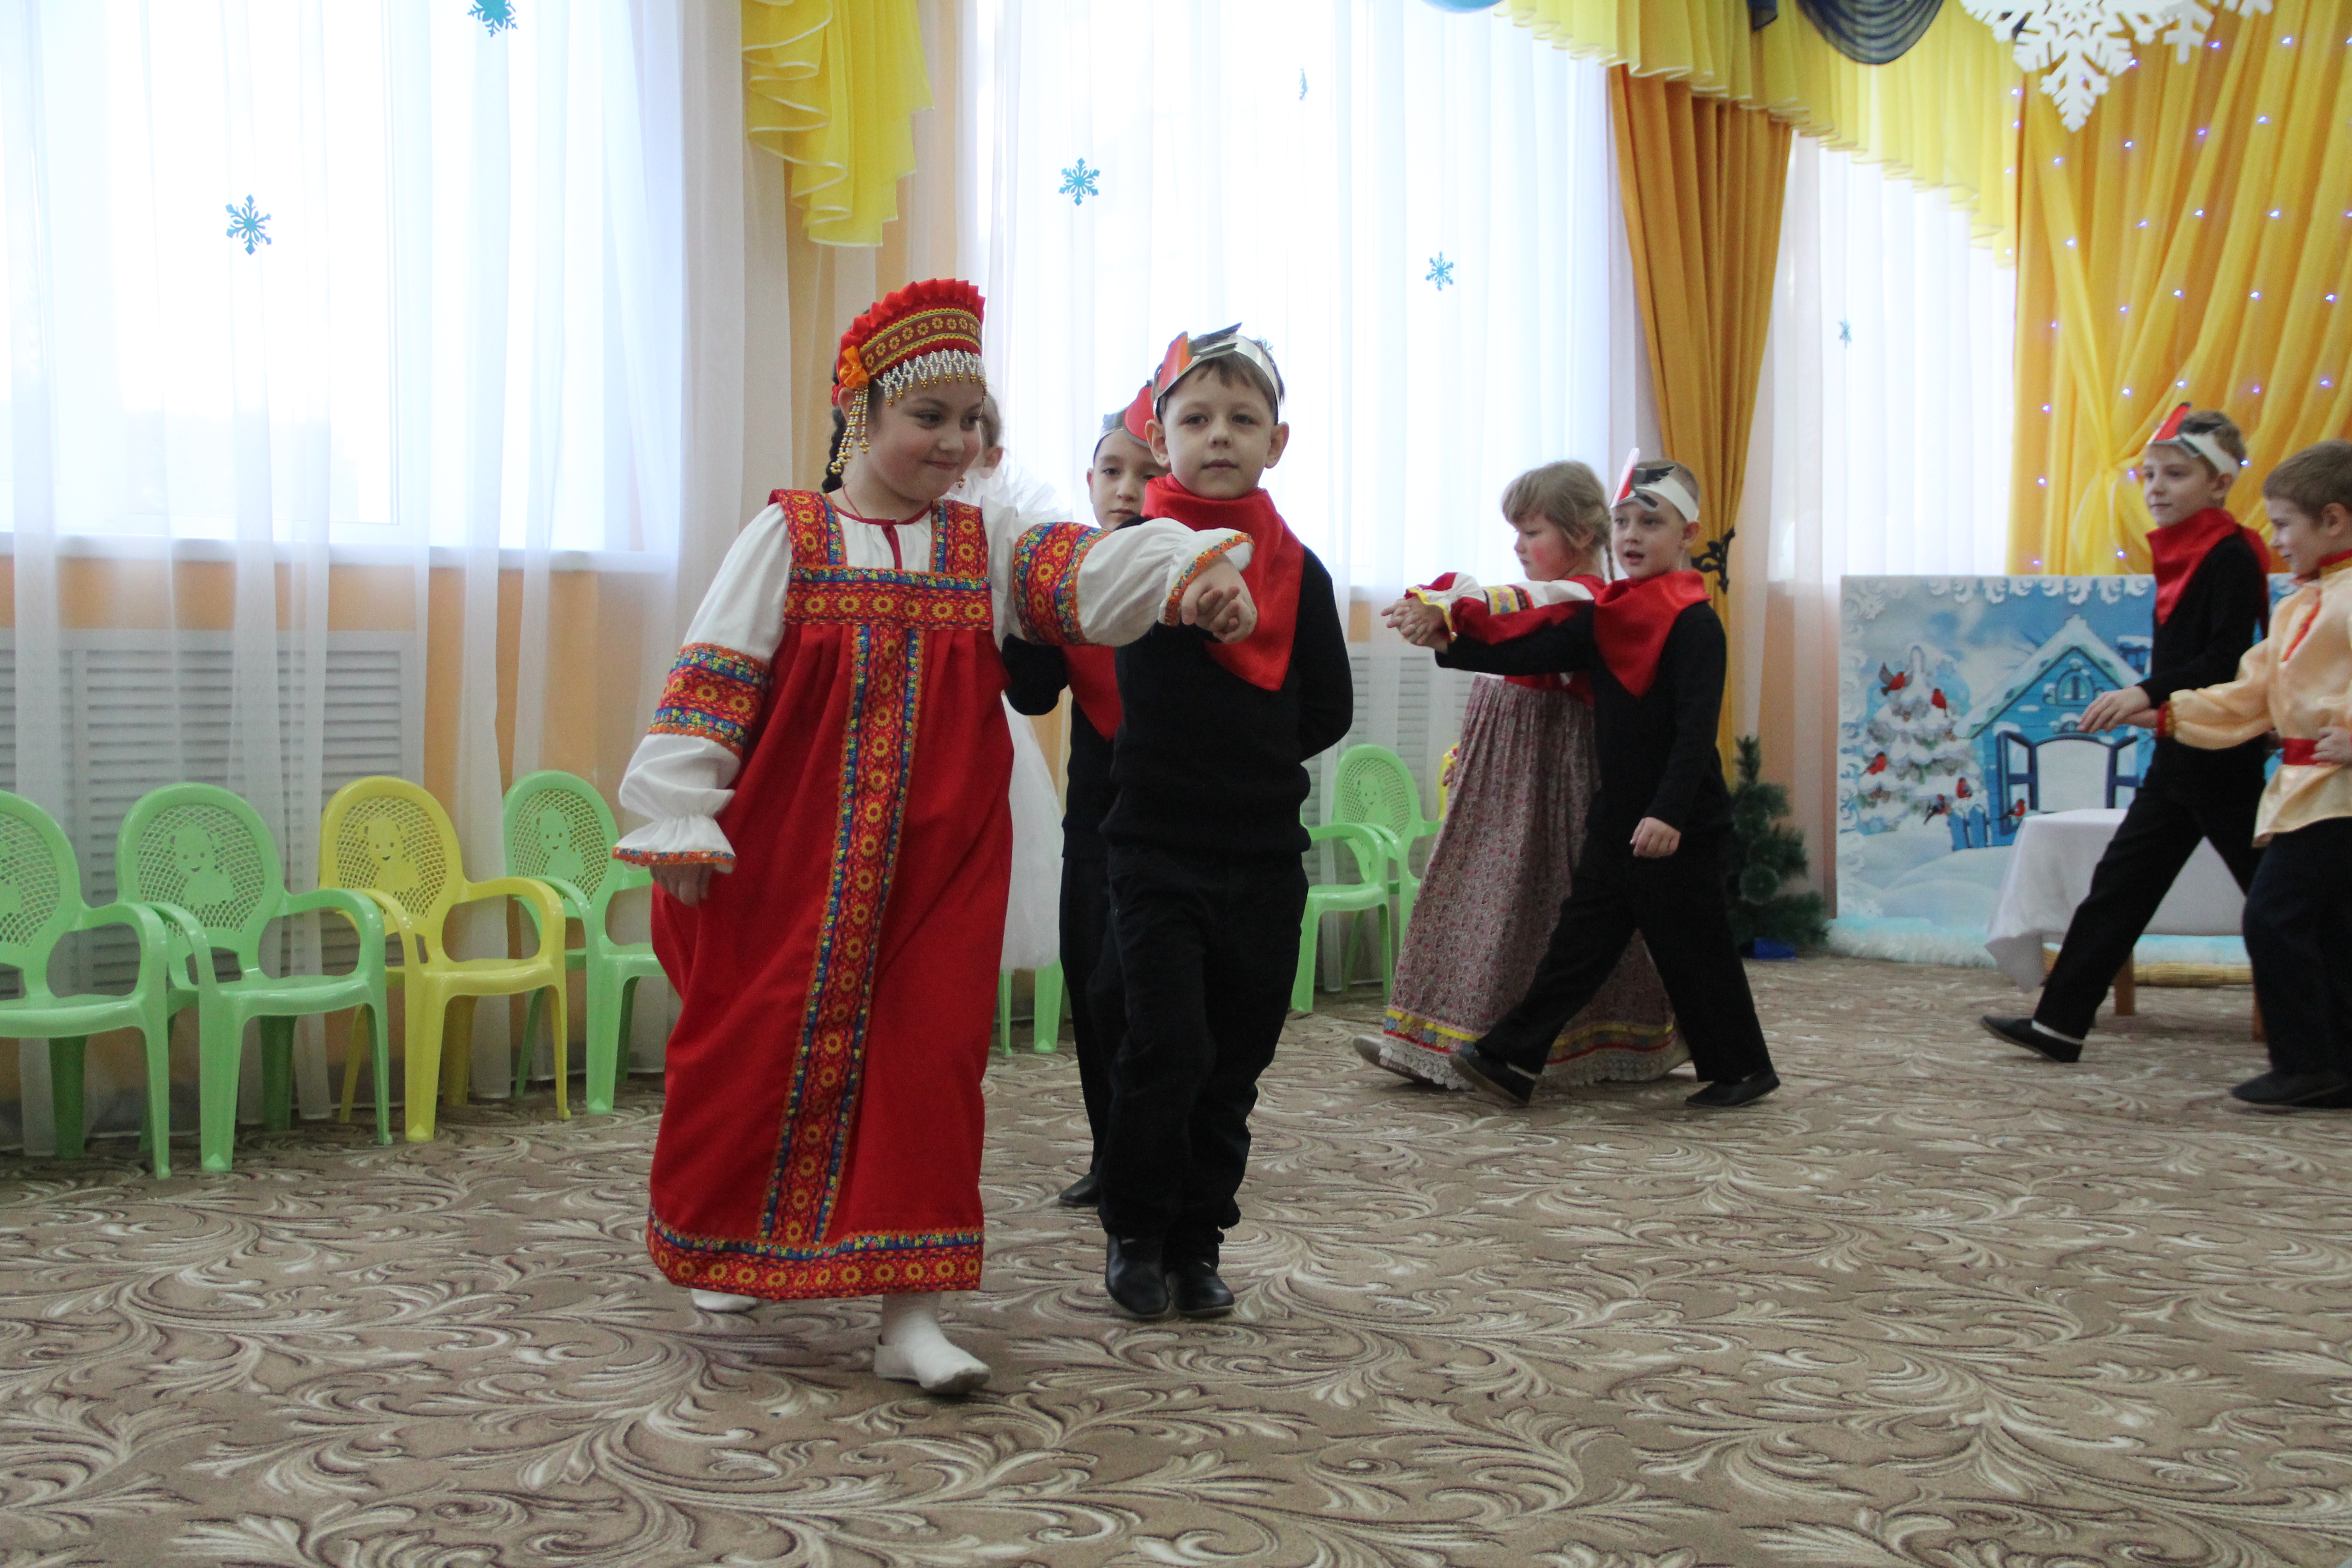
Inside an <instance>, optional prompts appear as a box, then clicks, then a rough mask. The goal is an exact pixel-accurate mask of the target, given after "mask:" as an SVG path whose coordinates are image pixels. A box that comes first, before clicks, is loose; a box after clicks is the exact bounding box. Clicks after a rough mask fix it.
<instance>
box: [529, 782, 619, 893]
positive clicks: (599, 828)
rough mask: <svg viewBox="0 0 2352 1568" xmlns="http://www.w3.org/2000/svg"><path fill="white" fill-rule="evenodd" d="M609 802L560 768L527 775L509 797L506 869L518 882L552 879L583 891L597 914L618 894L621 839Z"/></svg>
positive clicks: (586, 783)
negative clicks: (617, 844)
mask: <svg viewBox="0 0 2352 1568" xmlns="http://www.w3.org/2000/svg"><path fill="white" fill-rule="evenodd" d="M620 836H621V835H620V830H619V829H618V828H617V827H615V826H614V823H613V813H612V810H611V808H610V807H608V806H607V805H605V804H604V796H602V795H598V794H597V793H596V792H595V791H594V790H593V789H591V788H590V787H589V786H588V781H587V780H586V779H583V778H581V777H579V776H578V775H576V774H573V773H565V772H563V771H562V770H561V769H559V768H546V769H542V770H541V771H540V772H538V773H525V774H524V775H523V776H522V777H521V778H519V779H517V780H515V783H514V787H513V788H512V789H510V790H509V791H507V808H506V838H507V869H508V871H509V872H510V873H512V874H513V875H515V876H518V877H551V878H555V879H559V880H562V881H565V882H569V883H571V884H572V886H573V887H575V888H577V889H580V896H581V897H582V898H583V899H586V900H588V903H589V906H590V908H591V909H592V910H601V909H602V908H603V907H604V905H605V904H606V903H608V902H610V901H611V893H612V892H614V891H617V890H618V889H612V888H608V887H607V886H606V884H607V883H611V882H616V881H617V880H618V879H617V878H614V877H613V876H611V875H609V873H610V872H612V871H613V870H614V869H617V868H619V866H620V862H619V861H617V860H615V859H614V858H613V845H614V842H616V841H617V840H618V839H619V837H620Z"/></svg>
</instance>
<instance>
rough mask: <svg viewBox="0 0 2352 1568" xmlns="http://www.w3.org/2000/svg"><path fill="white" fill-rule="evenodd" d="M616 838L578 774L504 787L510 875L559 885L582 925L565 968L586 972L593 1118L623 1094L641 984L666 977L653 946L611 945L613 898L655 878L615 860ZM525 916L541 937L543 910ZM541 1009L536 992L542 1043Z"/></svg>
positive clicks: (519, 1067)
mask: <svg viewBox="0 0 2352 1568" xmlns="http://www.w3.org/2000/svg"><path fill="white" fill-rule="evenodd" d="M620 836H621V835H620V830H619V829H618V828H617V827H615V826H614V823H613V812H612V808H611V807H609V806H607V805H605V804H604V796H603V795H598V794H597V793H596V792H595V790H594V789H593V788H592V787H590V785H589V784H588V781H587V780H585V779H583V778H581V777H579V776H577V775H576V774H572V773H563V772H562V771H561V770H558V769H554V768H549V769H544V770H542V771H541V772H539V773H526V774H524V775H523V776H522V777H521V778H519V779H517V780H515V782H514V787H513V788H512V789H509V791H507V806H506V840H507V869H508V871H509V873H511V874H512V875H515V876H518V877H530V878H533V879H537V880H539V881H541V882H545V883H546V884H547V885H548V886H550V887H551V888H553V889H555V891H556V893H557V895H558V896H559V897H560V898H562V900H563V913H564V915H565V917H566V918H567V919H568V920H575V921H579V922H580V930H581V937H582V945H580V946H578V947H566V948H565V949H564V952H563V963H564V967H565V968H566V969H567V970H572V969H576V970H579V971H581V972H583V974H584V975H585V976H586V979H587V986H588V1007H587V1017H586V1020H585V1021H584V1023H583V1030H584V1032H585V1034H586V1037H587V1056H588V1083H587V1090H588V1110H589V1111H590V1113H591V1114H593V1115H597V1116H603V1115H604V1114H606V1113H608V1112H609V1111H611V1110H612V1109H613V1097H614V1094H616V1093H617V1092H618V1091H619V1089H620V1082H621V1064H622V1063H623V1062H624V1061H625V1060H626V1059H627V1058H628V1040H629V1018H630V1015H631V1013H632V1012H633V1011H634V1009H635V1004H636V997H637V982H638V981H640V980H645V979H648V978H651V977H654V976H656V975H659V974H660V973H661V972H662V967H661V960H659V959H657V958H656V957H655V956H654V949H653V944H652V943H651V942H614V940H613V936H612V928H611V926H610V924H609V923H608V922H609V921H610V920H611V918H612V910H613V900H614V899H615V898H618V897H619V896H620V895H621V894H623V893H625V892H629V891H632V890H633V889H638V888H650V887H652V886H653V882H654V879H653V878H652V876H651V875H650V874H648V873H647V872H646V869H645V868H643V867H641V866H632V865H630V864H629V863H628V862H626V861H625V860H615V859H614V858H613V846H614V843H615V842H616V841H618V839H619V838H620ZM523 913H524V915H525V916H526V917H528V918H529V919H530V923H531V929H532V931H537V930H538V929H539V916H538V913H537V911H536V910H533V909H532V908H531V906H530V905H529V904H525V905H524V906H523ZM544 1004H545V996H544V994H542V993H540V992H533V993H532V994H531V998H530V1014H529V1016H528V1017H527V1018H526V1020H525V1022H524V1025H523V1038H524V1039H526V1040H535V1039H537V1038H539V1016H540V1012H541V1007H542V1006H543V1005H544ZM529 1064H530V1052H529V1051H519V1052H517V1053H516V1054H515V1084H514V1091H515V1093H516V1094H518V1095H520V1094H521V1093H522V1091H523V1077H524V1072H525V1070H526V1068H528V1066H529Z"/></svg>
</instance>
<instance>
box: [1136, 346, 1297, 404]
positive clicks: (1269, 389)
mask: <svg viewBox="0 0 2352 1568" xmlns="http://www.w3.org/2000/svg"><path fill="white" fill-rule="evenodd" d="M1196 375H1212V376H1214V377H1216V379H1217V384H1218V385H1220V386H1246V387H1249V388H1250V389H1252V390H1253V391H1255V393H1256V394H1257V395H1259V396H1260V397H1263V398H1265V413H1266V417H1267V418H1269V419H1280V418H1281V417H1282V411H1281V409H1280V408H1279V407H1278V406H1277V405H1276V399H1275V391H1274V387H1273V386H1272V384H1269V383H1268V382H1267V381H1266V379H1265V374H1264V373H1263V372H1261V371H1260V370H1259V369H1258V368H1257V366H1255V365H1254V364H1252V363H1250V362H1249V361H1247V360H1245V359H1243V358H1241V357H1240V356H1239V355H1236V354H1223V355H1220V356H1218V357H1217V358H1215V359H1204V360H1202V362H1201V363H1198V364H1196V365H1194V366H1193V367H1192V369H1190V370H1188V371H1186V372H1185V373H1184V374H1182V375H1180V376H1178V377H1177V378H1176V386H1171V387H1170V388H1169V389H1168V395H1169V396H1170V397H1173V396H1175V395H1176V388H1177V387H1179V386H1182V385H1183V384H1185V383H1186V382H1188V381H1190V380H1192V378H1193V377H1194V376H1196ZM1163 401H1164V400H1163Z"/></svg>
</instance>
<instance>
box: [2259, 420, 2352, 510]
mask: <svg viewBox="0 0 2352 1568" xmlns="http://www.w3.org/2000/svg"><path fill="white" fill-rule="evenodd" d="M2263 496H2264V497H2265V498H2269V497H2273V496H2275V497H2276V498H2278V499H2279V500H2283V501H2285V502H2286V503H2287V504H2288V505H2290V506H2292V507H2294V510H2297V511H2299V512H2301V513H2303V515H2304V516H2305V517H2307V518H2310V519H2312V520H2313V521H2317V520H2318V517H2319V514H2320V513H2321V512H2323V511H2325V510H2327V509H2328V508H2329V507H2330V506H2340V507H2342V508H2344V509H2345V510H2347V511H2352V441H2346V440H2341V439H2336V440H2327V441H2315V442H2314V443H2312V444H2311V445H2310V446H2308V447H2305V448H2304V449H2303V450H2302V451H2300V452H2297V453H2295V454H2294V456H2292V457H2290V458H2286V459H2284V461H2282V462H2281V463H2280V464H2279V466H2278V467H2277V468H2273V469H2272V470H2271V471H2270V473H2269V475H2268V476H2267V477H2265V478H2264V479H2263Z"/></svg>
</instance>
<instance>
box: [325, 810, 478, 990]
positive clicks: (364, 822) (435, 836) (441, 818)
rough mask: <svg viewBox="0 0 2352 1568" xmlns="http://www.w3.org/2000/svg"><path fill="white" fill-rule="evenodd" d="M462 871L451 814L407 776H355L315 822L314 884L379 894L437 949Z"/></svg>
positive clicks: (461, 877) (455, 897) (458, 886)
mask: <svg viewBox="0 0 2352 1568" xmlns="http://www.w3.org/2000/svg"><path fill="white" fill-rule="evenodd" d="M462 867H463V863H462V861H461V860H460V859H459V858H458V854H457V829H456V828H455V827H453V826H450V823H449V814H448V813H447V812H445V811H443V810H442V809H441V803H440V802H439V801H437V800H435V799H434V798H433V797H432V796H431V795H427V794H426V793H425V790H424V789H423V788H422V787H421V786H420V785H417V784H411V783H409V782H408V781H407V780H406V779H395V778H384V777H376V778H364V779H353V780H352V782H351V783H349V784H345V785H344V786H343V787H342V788H341V789H339V790H337V791H336V792H335V798H334V799H332V800H331V801H329V802H328V803H327V814H326V816H324V817H323V818H321V819H320V824H319V883H320V886H321V887H328V888H364V889H368V890H370V891H372V892H377V893H381V894H383V896H384V897H385V898H387V899H390V900H392V901H393V902H394V903H395V904H397V905H399V906H400V908H401V910H403V912H404V913H405V914H406V915H407V917H408V923H409V925H410V927H411V928H412V929H413V930H415V931H420V932H423V933H424V934H425V935H426V936H428V937H430V938H432V939H433V942H434V944H435V947H436V949H437V948H438V946H439V943H440V932H441V922H442V920H443V919H444V918H445V917H446V915H447V914H448V912H449V906H450V905H451V904H453V903H455V902H456V901H457V893H458V890H459V889H461V888H463V887H464V885H465V872H464V870H463V868H462Z"/></svg>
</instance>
